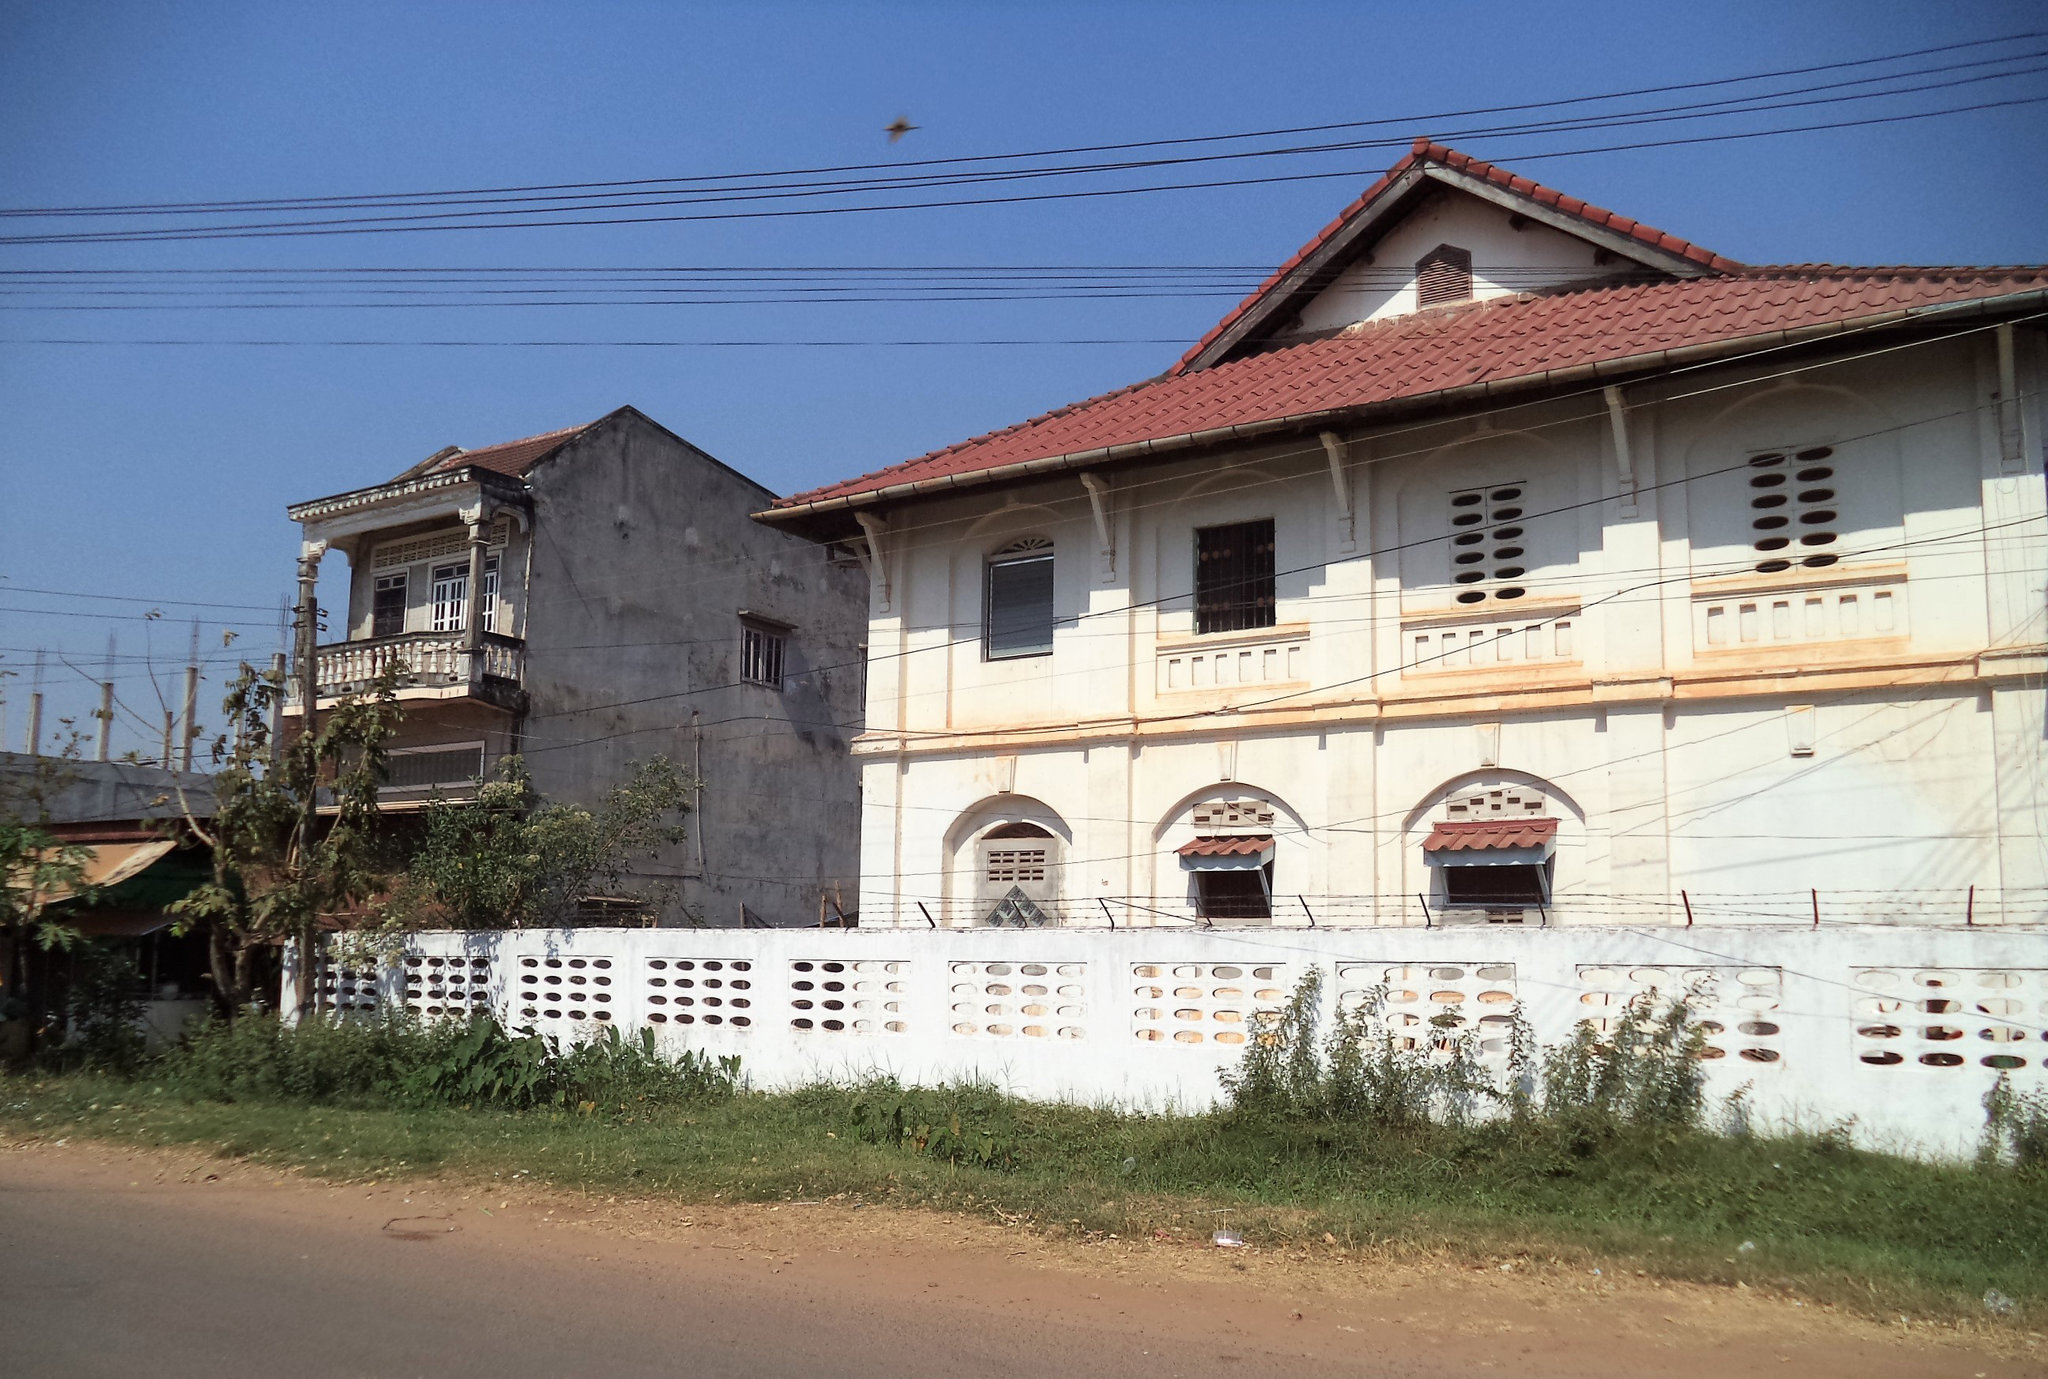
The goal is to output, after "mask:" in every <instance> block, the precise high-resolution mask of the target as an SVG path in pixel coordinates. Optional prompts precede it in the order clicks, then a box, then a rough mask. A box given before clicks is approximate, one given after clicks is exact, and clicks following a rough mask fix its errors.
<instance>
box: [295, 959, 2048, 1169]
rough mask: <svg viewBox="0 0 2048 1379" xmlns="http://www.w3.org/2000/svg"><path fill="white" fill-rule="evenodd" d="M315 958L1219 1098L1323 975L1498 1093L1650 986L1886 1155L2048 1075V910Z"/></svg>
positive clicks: (608, 1021) (1012, 1082)
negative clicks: (1310, 980)
mask: <svg viewBox="0 0 2048 1379" xmlns="http://www.w3.org/2000/svg"><path fill="white" fill-rule="evenodd" d="M287 960H288V962H289V963H293V964H295V963H296V961H297V957H296V954H292V955H290V956H289V957H288V959H287ZM318 961H319V971H318V974H317V975H318V980H317V982H316V987H317V991H318V994H319V1000H320V1003H321V1006H322V1008H323V1009H324V1010H326V1011H329V1012H333V1013H337V1014H341V1015H357V1014H369V1013H372V1012H377V1011H386V1012H389V1011H397V1010H404V1011H409V1012H411V1013H413V1014H415V1015H418V1016H420V1017H422V1018H424V1019H428V1020H436V1019H441V1018H463V1017H468V1016H472V1015H490V1016H493V1017H494V1018H496V1019H497V1020H498V1022H499V1023H500V1024H501V1025H502V1026H503V1027H504V1028H505V1029H507V1030H511V1031H529V1030H530V1031H534V1032H537V1033H539V1034H542V1035H552V1036H555V1037H557V1038H558V1039H560V1040H561V1041H562V1042H563V1043H564V1044H568V1043H571V1042H573V1041H577V1040H581V1039H587V1038H588V1037H590V1036H591V1035H592V1034H595V1033H601V1032H602V1031H605V1030H607V1029H609V1030H616V1031H619V1032H620V1033H621V1034H623V1035H625V1036H629V1037H631V1038H633V1039H635V1040H636V1041H637V1040H638V1038H639V1037H640V1031H643V1030H648V1031H652V1032H653V1037H654V1038H655V1040H656V1041H657V1043H658V1044H659V1046H660V1047H662V1048H663V1049H664V1050H666V1051H668V1052H670V1053H677V1052H680V1051H682V1050H684V1049H689V1050H695V1051H697V1052H700V1053H703V1054H706V1055H709V1056H712V1057H720V1056H725V1055H738V1056H739V1057H741V1058H742V1059H743V1060H744V1062H743V1066H744V1069H745V1073H746V1076H747V1078H748V1080H749V1082H750V1083H752V1085H754V1086H757V1087H763V1088H782V1087H794V1086H799V1085H803V1084H805V1083H810V1082H815V1081H819V1080H831V1081H848V1080H856V1079H861V1078H866V1077H872V1076H876V1075H881V1076H888V1077H894V1078H897V1079H900V1080H901V1081H902V1082H904V1083H906V1084H925V1085H933V1084H938V1083H946V1082H959V1081H969V1080H982V1081H987V1082H989V1083H992V1084H994V1085H995V1086H998V1087H1001V1088H1003V1089H1004V1090H1006V1091H1009V1092H1012V1093H1014V1094H1016V1095H1019V1096H1024V1097H1029V1098H1034V1099H1039V1100H1053V1101H1062V1100H1063V1101H1075V1102H1082V1103H1092V1104H1101V1103H1115V1104H1119V1105H1123V1106H1127V1107H1131V1108H1135V1109H1164V1108H1168V1107H1172V1108H1177V1109H1183V1110H1195V1109H1200V1108H1203V1107H1207V1106H1210V1105H1213V1104H1215V1103H1216V1102H1217V1101H1218V1100H1219V1098H1220V1097H1221V1096H1222V1095H1223V1094H1224V1093H1223V1088H1222V1084H1221V1082H1220V1081H1219V1075H1220V1074H1221V1073H1223V1072H1224V1071H1226V1070H1227V1069H1233V1068H1236V1067H1237V1066H1238V1064H1239V1063H1240V1061H1241V1055H1242V1054H1244V1053H1245V1051H1246V1049H1247V1046H1248V1044H1252V1043H1253V1041H1254V1040H1255V1038H1256V1035H1255V1031H1256V1029H1258V1028H1259V1027H1260V1022H1261V1021H1262V1020H1274V1019H1277V1018H1279V1015H1280V1013H1281V1012H1282V1011H1284V1010H1285V1009H1286V1008H1287V1007H1288V1004H1289V998H1290V996H1291V995H1292V994H1293V993H1294V992H1295V990H1296V988H1297V986H1298V985H1299V983H1300V982H1301V981H1302V979H1303V978H1304V977H1307V976H1310V975H1311V974H1314V975H1315V976H1316V978H1317V979H1318V980H1317V983H1316V986H1317V996H1318V999H1317V1000H1316V1001H1315V1002H1314V1003H1313V1009H1312V1010H1310V1011H1308V1012H1306V1013H1305V1014H1304V1015H1303V1016H1302V1017H1301V1018H1303V1019H1305V1020H1307V1021H1309V1022H1311V1023H1312V1024H1313V1025H1314V1026H1315V1030H1312V1031H1307V1032H1308V1033H1311V1034H1313V1035H1314V1037H1315V1038H1317V1039H1321V1038H1322V1035H1321V1034H1320V1033H1316V1031H1321V1030H1326V1029H1327V1028H1328V1027H1329V1024H1330V1023H1331V1022H1334V1021H1337V1020H1348V1021H1352V1022H1354V1024H1355V1026H1356V1028H1357V1029H1358V1030H1359V1031H1360V1032H1361V1033H1365V1034H1368V1035H1374V1036H1385V1037H1388V1038H1391V1039H1393V1040H1395V1041H1397V1045H1399V1044H1405V1043H1406V1042H1408V1041H1413V1043H1414V1045H1415V1046H1416V1047H1419V1048H1423V1049H1428V1048H1431V1047H1433V1046H1435V1047H1442V1048H1444V1049H1445V1052H1444V1053H1443V1054H1442V1055H1441V1056H1443V1057H1446V1058H1448V1057H1449V1056H1450V1054H1449V1052H1448V1046H1450V1045H1453V1044H1455V1045H1457V1046H1458V1047H1459V1048H1461V1049H1462V1050H1463V1051H1464V1055H1465V1056H1468V1057H1469V1058H1470V1059H1471V1060H1472V1062H1473V1065H1474V1067H1475V1069H1476V1070H1477V1071H1478V1072H1479V1073H1481V1074H1482V1075H1484V1076H1485V1077H1487V1078H1489V1079H1491V1080H1493V1081H1495V1082H1496V1083H1498V1084H1500V1085H1509V1084H1511V1083H1513V1082H1514V1081H1515V1080H1516V1078H1517V1077H1521V1078H1523V1080H1524V1081H1526V1082H1527V1083H1528V1084H1529V1085H1531V1086H1533V1079H1532V1078H1529V1077H1528V1076H1527V1074H1526V1072H1524V1073H1515V1072H1514V1069H1515V1068H1516V1067H1517V1060H1518V1059H1521V1060H1523V1065H1526V1060H1527V1059H1528V1058H1530V1057H1532V1056H1533V1050H1534V1049H1535V1047H1536V1046H1541V1047H1542V1048H1544V1049H1549V1050H1552V1054H1553V1056H1556V1057H1569V1056H1573V1054H1572V1050H1573V1049H1574V1048H1577V1049H1578V1054H1577V1055H1576V1056H1578V1057H1580V1058H1581V1059H1582V1060H1586V1059H1587V1058H1588V1055H1589V1049H1590V1046H1592V1045H1597V1044H1598V1043H1599V1042H1600V1041H1601V1040H1603V1039H1605V1038H1608V1037H1611V1036H1613V1035H1615V1034H1616V1033H1617V1032H1618V1030H1619V1029H1620V1027H1621V1022H1623V1021H1624V1020H1627V1019H1628V1018H1629V1012H1630V1010H1631V1002H1632V1001H1635V1002H1636V1004H1635V1006H1634V1007H1633V1008H1634V1009H1635V1010H1637V1011H1639V1012H1640V1011H1643V1010H1644V1009H1645V1005H1644V1003H1643V1002H1642V1001H1639V1000H1637V998H1640V997H1645V996H1648V997H1650V998H1651V999H1652V1002H1653V1003H1662V1004H1666V1005H1668V1002H1669V1000H1670V999H1674V998H1677V997H1680V996H1687V997H1688V999H1689V1006H1690V1012H1691V1015H1692V1018H1693V1019H1694V1020H1695V1021H1696V1022H1697V1026H1696V1032H1695V1034H1694V1036H1691V1037H1694V1039H1695V1043H1694V1045H1693V1046H1691V1047H1689V1049H1688V1052H1689V1053H1690V1055H1691V1056H1692V1057H1693V1058H1695V1059H1696V1060H1697V1061H1698V1062H1699V1065H1700V1066H1701V1068H1702V1069H1703V1071H1704V1074H1705V1078H1704V1084H1703V1094H1704V1095H1705V1097H1706V1098H1707V1100H1708V1101H1709V1102H1721V1101H1727V1100H1729V1099H1730V1098H1733V1102H1732V1104H1734V1105H1737V1106H1739V1107H1740V1108H1741V1110H1742V1114H1743V1115H1744V1116H1746V1117H1747V1119H1748V1121H1749V1123H1751V1124H1753V1125H1756V1126H1758V1127H1759V1128H1795V1127H1796V1128H1805V1129H1823V1128H1833V1127H1839V1126H1843V1125H1845V1124H1848V1125H1849V1133H1850V1134H1852V1135H1853V1137H1854V1138H1855V1139H1856V1140H1857V1141H1859V1142H1862V1143H1864V1144H1867V1145H1870V1146H1871V1147H1874V1148H1884V1149H1894V1150H1904V1151H1909V1152H1917V1153H1921V1154H1928V1155H1934V1156H1939V1157H1948V1158H1961V1157H1966V1156H1968V1155H1969V1154H1971V1153H1973V1152H1975V1150H1976V1148H1977V1146H1978V1145H1979V1143H1980V1141H1981V1138H1982V1135H1983V1127H1984V1119H1985V1110H1984V1107H1985V1097H1986V1096H1987V1094H1989V1093H1990V1092H1991V1091H1992V1088H1993V1087H1994V1085H1995V1084H1996V1083H1997V1082H1998V1079H1999V1077H2000V1075H2001V1074H2003V1075H2004V1076H2005V1077H2006V1083H2007V1086H2008V1087H2009V1088H2010V1089H2012V1090H2013V1091H2014V1092H2015V1093H2017V1094H2020V1095H2027V1094H2030V1093H2034V1092H2039V1091H2041V1090H2042V1089H2044V1088H2048V1076H2044V1073H2043V1066H2044V1063H2048V933H2044V932H2043V931H2042V930H2039V929H2016V928H2000V929H1996V930H1982V929H1979V930H1958V929H1908V928H1897V927H1890V926H1887V927H1882V928H1879V927H1871V928H1867V929H1822V930H1817V931H1798V932H1789V931H1787V930H1785V929H1783V928H1781V927H1776V926H1759V927H1757V928H1731V927H1722V928H1716V929H1714V930H1712V931H1711V932H1705V933H1702V932H1701V931H1698V930H1694V931H1685V930H1673V929H1665V928H1657V929H1622V928H1614V929H1605V928H1603V929H1597V930H1595V929H1588V928H1563V929H1549V930H1543V929H1535V930H1526V929H1520V928H1510V927H1489V928H1483V929H1482V928H1464V929H1450V930H1418V929H1384V928H1380V929H1324V930H1285V931H1282V930H1274V929H1267V928H1247V929H1199V930H1198V929H1189V930H1186V931H1172V930H1162V929H1139V930H1131V931H1104V930H1086V931H1082V930H1061V929H1045V930H1023V931H1018V930H951V929H939V930H929V931H925V932H917V931H906V930H875V931H861V930H830V929H781V930H743V929H573V930H507V931H492V932H467V933H433V934H419V935H414V936H411V937H410V938H409V939H407V940H406V941H405V945H404V947H403V948H402V950H398V951H393V952H387V953H382V954H379V955H375V956H367V957H366V956H363V955H351V954H350V953H349V951H348V949H347V947H346V946H345V945H344V946H342V947H339V948H331V949H330V950H328V951H327V952H326V953H324V954H322V955H321V957H320V958H319V959H318ZM290 981H291V978H290V976H289V975H288V976H287V978H286V989H287V990H289V989H290ZM1672 1037H1681V1036H1678V1035H1673V1036H1672ZM1518 1041H1519V1042H1520V1043H1521V1044H1522V1045H1523V1047H1522V1049H1521V1050H1520V1052H1519V1053H1518V1049H1517V1044H1518ZM1587 1066H1591V1063H1590V1062H1589V1063H1588V1064H1587ZM1346 1075H1347V1076H1352V1074H1350V1073H1347V1074H1346ZM1360 1075H1362V1074H1360ZM1354 1080H1356V1079H1355V1078H1354ZM1360 1085H1365V1084H1360ZM1585 1090H1586V1093H1587V1095H1596V1094H1597V1095H1605V1094H1607V1093H1605V1092H1603V1091H1601V1089H1599V1088H1596V1087H1591V1086H1589V1087H1588V1088H1587V1089H1585ZM1614 1094H1616V1095H1622V1094H1626V1095H1630V1096H1655V1095H1658V1089H1657V1088H1655V1087H1644V1088H1635V1089H1621V1090H1617V1091H1616V1092H1615V1093H1614Z"/></svg>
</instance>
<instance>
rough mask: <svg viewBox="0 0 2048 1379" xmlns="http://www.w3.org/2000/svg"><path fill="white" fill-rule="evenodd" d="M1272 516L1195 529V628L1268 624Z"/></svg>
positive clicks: (1235, 629) (1270, 620) (1235, 628)
mask: <svg viewBox="0 0 2048 1379" xmlns="http://www.w3.org/2000/svg"><path fill="white" fill-rule="evenodd" d="M1276 607H1277V604H1276V601H1275V598H1274V590H1273V519H1272V518H1270V517H1268V518H1266V519H1265V520H1263V521H1259V522H1238V523H1235V524H1233V525H1231V526H1228V527H1202V528H1199V529H1197V530H1196V532H1195V631H1196V632H1197V633H1209V632H1241V631H1244V630H1245V629H1246V628H1252V627H1271V626H1272V625H1273V623H1274V620H1275V612H1276Z"/></svg>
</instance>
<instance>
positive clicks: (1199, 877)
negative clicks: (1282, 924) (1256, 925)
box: [1195, 862, 1273, 920]
mask: <svg viewBox="0 0 2048 1379" xmlns="http://www.w3.org/2000/svg"><path fill="white" fill-rule="evenodd" d="M1195 912H1196V913H1197V914H1199V915H1200V916H1201V917H1202V918H1203V919H1236V920H1246V919H1271V918H1272V917H1273V864H1272V863H1271V862H1268V863H1267V864H1266V865H1265V866H1263V867H1259V868H1256V869H1239V870H1236V871H1198V872H1196V873H1195Z"/></svg>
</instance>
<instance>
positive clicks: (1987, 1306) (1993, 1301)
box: [1984, 1288, 2013, 1317]
mask: <svg viewBox="0 0 2048 1379" xmlns="http://www.w3.org/2000/svg"><path fill="white" fill-rule="evenodd" d="M2012 1308H2013V1301H2012V1299H2011V1298H2009V1297H2007V1296H2006V1295H2005V1294H2003V1293H2001V1292H1999V1291H1998V1290H1997V1289H1996V1288H1987V1289H1985V1290H1984V1310H1985V1311H1986V1312H1989V1313H1991V1314H1992V1315H1993V1316H1995V1317H2009V1316H2011V1315H2012Z"/></svg>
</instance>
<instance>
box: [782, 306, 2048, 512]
mask: <svg viewBox="0 0 2048 1379" xmlns="http://www.w3.org/2000/svg"><path fill="white" fill-rule="evenodd" d="M2043 306H2048V289H2042V288H2031V289H2028V290H2027V291H2024V292H2008V293H2001V294H1999V295H1997V296H1993V297H1979V298H1974V299H1971V300H1969V301H1962V302H1942V303H1938V304H1935V305H1932V306H1916V307H1900V308H1897V309H1895V310H1891V311H1881V312H1874V313H1871V314H1868V315H1864V316H1852V317H1844V318H1842V319H1841V320H1837V321H1826V322H1821V323H1819V324H1816V325H1810V326H1800V327H1797V328H1794V329H1790V330H1773V331H1762V332H1756V333H1752V334H1749V335H1742V336H1737V337H1734V338H1732V339H1726V340H1712V341H1705V342H1703V343H1700V344H1697V345H1678V346H1674V347H1672V348H1670V349H1662V350H1650V351H1646V352H1643V353H1638V354H1630V355H1622V356H1617V357H1615V358H1612V359H1599V360H1594V361H1593V362H1591V363H1587V364H1575V365H1572V366H1570V367H1569V368H1562V369H1543V370H1540V371H1538V372H1535V373H1527V374H1518V375H1516V376H1514V377H1510V378H1496V379H1487V380H1484V381H1482V382H1478V383H1467V384H1463V385H1460V386H1458V387H1455V388H1440V389H1436V390H1433V391H1430V392H1424V393H1411V394H1408V395H1406V396H1403V397H1396V398H1386V399H1381V400H1377V401H1373V402H1367V403H1360V404H1357V405H1355V406H1347V407H1333V408H1325V409H1322V410H1319V411H1314V412H1300V413H1294V414H1291V415H1288V416H1283V417H1268V418H1263V419H1261V420H1259V421H1254V422H1244V423H1240V424H1237V425H1232V426H1217V427H1211V428H1209V429H1207V430H1202V431H1189V432H1185V433H1182V434H1179V435H1171V436H1158V437H1151V438H1147V439H1144V440H1137V441H1130V442H1126V443H1125V444H1122V445H1110V446H1101V447H1097V448H1094V449H1089V450H1077V451H1072V452H1069V453H1067V454H1061V455H1046V456H1042V457H1038V458H1034V459H1029V460H1018V461H1016V462H1014V463H1011V464H1004V465H995V466H991V467H990V468H988V469H980V470H973V471H970V472H967V473H963V474H940V475H933V476H931V477H930V478H925V479H913V480H909V481H907V482H904V483H898V484H885V485H883V486H881V487H878V488H872V489H863V490H861V491H859V492H857V493H848V494H841V495H836V496H833V497H827V498H819V499H815V500H813V501H811V502H805V503H790V504H787V505H786V506H781V507H774V508H769V509H766V510H765V511H762V512H757V513H755V514H754V519H755V520H756V521H759V522H766V523H769V524H771V525H776V526H785V527H789V528H792V529H795V530H797V531H799V532H801V533H802V534H804V535H806V536H809V537H811V538H812V539H813V540H818V541H837V540H843V539H845V538H847V537H850V536H854V535H856V534H858V532H859V531H860V528H859V526H858V524H857V522H856V521H855V519H854V517H853V513H854V512H855V511H857V510H861V509H873V508H879V507H883V506H886V505H890V504H897V503H904V502H909V501H913V500H920V499H931V498H938V497H945V496H948V495H951V494H955V493H961V492H966V491H972V490H976V489H982V488H990V487H994V486H997V485H1003V484H1013V483H1018V482H1022V481H1025V480H1030V479H1035V478H1040V477H1043V476H1045V475H1049V474H1060V473H1066V472H1070V471H1074V470H1086V469H1099V468H1106V467H1110V466H1123V465H1127V464H1131V463H1135V462H1139V461H1144V460H1163V459H1180V458H1184V457H1185V456H1187V455H1189V454H1191V453H1194V452H1197V451H1200V450H1202V449H1204V448H1207V447H1210V446H1217V445H1230V444H1237V443H1243V442H1247V441H1259V440H1266V439H1270V438H1274V437H1278V436H1283V435H1287V434H1291V433H1295V432H1309V431H1320V430H1324V429H1328V428H1332V427H1338V426H1360V425H1371V424H1374V423H1378V422H1382V421H1393V420H1403V421H1408V420H1414V419H1416V418H1417V417H1426V416H1432V415H1441V414H1455V413H1458V412H1461V411H1466V410H1472V409H1482V408H1484V407H1485V406H1486V405H1487V404H1490V403H1494V402H1498V401H1501V400H1504V399H1513V400H1514V401H1517V402H1524V401H1534V400H1537V399H1540V398H1541V397H1542V396H1544V395H1545V394H1547V393H1551V392H1558V391H1563V390H1566V389H1570V388H1574V387H1583V386H1584V385H1588V384H1602V385H1604V384H1607V383H1613V382H1617V381H1620V380H1625V379H1630V378H1640V377H1644V376H1648V375H1654V374H1657V373H1661V372H1665V371H1669V370H1672V369H1677V368H1697V367H1701V366H1704V365H1709V364H1715V363H1721V362H1724V361H1727V360H1729V359H1731V358H1732V357H1735V356H1740V355H1745V354H1755V353H1757V352H1759V351H1765V350H1788V349H1794V348H1799V347H1803V346H1823V345H1825V344H1827V343H1828V342H1830V341H1832V340H1835V339H1837V338H1840V337H1843V336H1848V335H1865V334H1872V333H1880V332H1888V331H1895V330H1907V329H1927V330H1939V329H1941V328H1944V327H1946V326H1947V325H1949V324H1950V323H1952V322H1960V321H1970V320H1975V319H1978V318H1981V317H1996V316H2005V315H2017V314H2020V313H2022V312H2024V311H2026V310H2027V309H2029V308H2035V309H2038V308H2041V307H2043Z"/></svg>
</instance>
